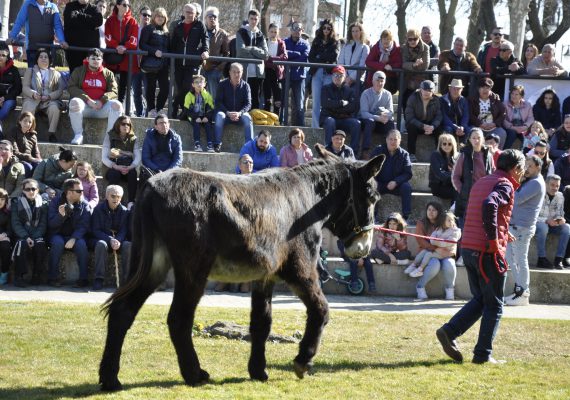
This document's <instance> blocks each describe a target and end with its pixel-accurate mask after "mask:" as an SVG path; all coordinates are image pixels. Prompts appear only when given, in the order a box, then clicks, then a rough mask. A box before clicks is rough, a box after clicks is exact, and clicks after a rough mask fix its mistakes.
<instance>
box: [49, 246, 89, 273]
mask: <svg viewBox="0 0 570 400" xmlns="http://www.w3.org/2000/svg"><path fill="white" fill-rule="evenodd" d="M69 239H71V237H69V236H61V235H54V236H53V237H52V238H51V241H50V251H49V262H48V263H49V265H48V266H49V271H48V279H49V280H55V279H57V278H58V276H59V262H60V261H61V256H62V255H63V251H64V250H65V243H67V241H68V240H69ZM71 251H73V252H74V253H75V257H77V264H78V266H79V279H82V280H87V258H88V253H87V243H85V240H84V239H78V240H76V241H75V245H74V246H73V249H71Z"/></svg>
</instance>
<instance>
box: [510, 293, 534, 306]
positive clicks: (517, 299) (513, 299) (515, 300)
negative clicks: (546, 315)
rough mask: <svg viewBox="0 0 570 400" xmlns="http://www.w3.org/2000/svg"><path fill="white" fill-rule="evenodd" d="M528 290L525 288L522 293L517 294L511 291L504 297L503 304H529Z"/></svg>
mask: <svg viewBox="0 0 570 400" xmlns="http://www.w3.org/2000/svg"><path fill="white" fill-rule="evenodd" d="M529 297H530V292H529V291H528V289H527V290H525V291H524V292H523V294H522V295H520V296H518V295H517V294H516V293H513V294H512V295H510V296H509V297H507V298H506V299H505V304H506V305H508V306H528V305H529V301H528V300H529Z"/></svg>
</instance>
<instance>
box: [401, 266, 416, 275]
mask: <svg viewBox="0 0 570 400" xmlns="http://www.w3.org/2000/svg"><path fill="white" fill-rule="evenodd" d="M415 269H416V265H415V264H414V263H412V264H410V265H408V268H406V269H405V270H404V274H409V273H410V272H412V271H413V270H415Z"/></svg>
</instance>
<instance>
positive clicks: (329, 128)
mask: <svg viewBox="0 0 570 400" xmlns="http://www.w3.org/2000/svg"><path fill="white" fill-rule="evenodd" d="M323 128H324V129H325V142H326V144H327V145H328V144H330V143H331V141H332V136H333V134H334V131H335V130H337V129H340V130H343V131H344V132H345V133H347V134H350V147H352V150H354V154H356V155H357V154H358V149H359V148H360V121H359V120H357V119H356V118H346V119H334V118H332V117H327V119H325V122H324V123H323Z"/></svg>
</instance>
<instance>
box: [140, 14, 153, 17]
mask: <svg viewBox="0 0 570 400" xmlns="http://www.w3.org/2000/svg"><path fill="white" fill-rule="evenodd" d="M141 15H142V16H143V17H145V18H150V17H151V15H150V14H141Z"/></svg>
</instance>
